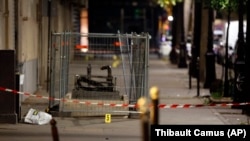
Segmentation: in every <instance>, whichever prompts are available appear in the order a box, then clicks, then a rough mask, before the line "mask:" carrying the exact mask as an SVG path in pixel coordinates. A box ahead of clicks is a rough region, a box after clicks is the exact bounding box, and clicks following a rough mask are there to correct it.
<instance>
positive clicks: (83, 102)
mask: <svg viewBox="0 0 250 141" xmlns="http://www.w3.org/2000/svg"><path fill="white" fill-rule="evenodd" d="M0 91H5V92H10V93H13V94H21V95H25V96H31V97H36V98H41V99H46V100H55V101H62V102H69V103H76V104H85V105H97V106H110V107H126V108H137V107H138V105H137V104H116V103H102V102H89V101H80V100H77V99H72V100H71V99H64V98H63V99H60V98H53V97H47V96H41V95H35V94H30V93H26V92H19V91H16V90H12V89H8V88H3V87H0ZM243 105H250V102H244V103H221V104H215V103H212V104H159V105H158V107H159V108H160V109H169V108H195V107H205V106H215V107H227V106H243Z"/></svg>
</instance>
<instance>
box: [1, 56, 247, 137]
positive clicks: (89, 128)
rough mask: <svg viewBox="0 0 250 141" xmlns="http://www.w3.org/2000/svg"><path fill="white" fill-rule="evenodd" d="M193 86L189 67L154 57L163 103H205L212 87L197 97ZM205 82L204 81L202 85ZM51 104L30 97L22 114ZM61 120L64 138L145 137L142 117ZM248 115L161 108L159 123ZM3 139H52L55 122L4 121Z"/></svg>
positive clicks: (228, 120) (238, 119) (152, 76)
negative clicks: (190, 82) (34, 123)
mask: <svg viewBox="0 0 250 141" xmlns="http://www.w3.org/2000/svg"><path fill="white" fill-rule="evenodd" d="M192 84H193V85H192V89H189V78H188V71H187V68H184V69H180V68H178V67H177V66H176V65H172V64H170V63H169V62H168V61H167V60H159V59H157V58H156V57H150V60H149V87H152V86H157V87H158V88H159V90H160V104H170V105H172V104H194V105H196V104H204V100H205V99H204V97H202V96H206V95H209V90H208V89H203V88H202V87H201V88H200V96H199V97H197V89H196V86H195V85H196V80H195V79H192ZM201 86H202V85H201ZM35 94H38V95H46V96H48V93H46V91H45V90H43V89H41V90H38V92H37V93H35ZM47 106H48V101H47V100H45V99H37V98H36V97H29V98H27V99H26V100H25V101H24V102H23V103H22V117H24V115H25V114H26V112H27V111H28V110H29V108H35V109H37V110H41V111H44V110H45V109H46V108H47ZM53 118H54V119H55V120H56V122H57V128H58V132H59V138H60V140H65V141H66V140H79V141H80V140H81V141H82V140H88V141H99V140H100V141H103V140H110V141H113V140H115V141H125V140H126V141H127V140H130V141H139V140H141V137H142V132H141V131H142V130H141V121H140V119H139V118H127V117H112V120H111V123H105V122H104V117H80V118H73V117H53ZM247 121H248V120H247V116H246V115H243V114H241V110H240V109H232V108H231V107H230V106H226V107H219V106H218V107H213V106H204V107H193V108H178V107H176V108H161V109H160V112H159V124H166V125H167V124H171V125H173V124H174V125H177V124H184V125H188V124H192V125H196V124H200V125H207V124H208V125H237V124H248V123H247ZM0 139H1V141H5V140H6V141H7V140H8V141H9V140H16V141H18V140H25V141H31V140H37V141H39V140H52V136H51V126H50V125H49V124H48V125H31V124H26V123H23V122H20V123H18V124H14V125H13V124H0Z"/></svg>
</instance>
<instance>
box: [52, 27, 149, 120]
mask: <svg viewBox="0 0 250 141" xmlns="http://www.w3.org/2000/svg"><path fill="white" fill-rule="evenodd" d="M149 39H150V36H149V35H148V34H146V33H142V34H136V33H132V34H120V33H118V34H101V33H88V34H80V33H72V32H63V33H53V34H52V37H51V47H50V62H49V64H50V74H49V76H50V85H49V86H50V87H49V93H50V97H51V99H54V98H56V99H60V100H51V101H50V107H53V106H59V111H60V112H65V113H69V114H70V115H71V116H102V115H103V114H105V113H112V114H113V115H114V114H117V115H127V114H128V113H129V111H130V110H131V109H130V108H129V106H116V104H117V105H127V104H135V102H136V101H137V100H138V99H139V98H140V97H142V96H148V54H149ZM110 104H111V105H113V106H110ZM107 105H109V106H107Z"/></svg>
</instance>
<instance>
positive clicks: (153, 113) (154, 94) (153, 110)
mask: <svg viewBox="0 0 250 141" xmlns="http://www.w3.org/2000/svg"><path fill="white" fill-rule="evenodd" d="M150 97H151V102H152V106H151V107H150V120H151V125H158V124H159V108H158V104H159V89H158V87H155V86H154V87H152V88H151V89H150Z"/></svg>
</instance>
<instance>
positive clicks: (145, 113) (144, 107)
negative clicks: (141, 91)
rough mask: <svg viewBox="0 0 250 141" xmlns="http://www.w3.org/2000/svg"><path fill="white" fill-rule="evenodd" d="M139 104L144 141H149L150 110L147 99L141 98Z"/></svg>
mask: <svg viewBox="0 0 250 141" xmlns="http://www.w3.org/2000/svg"><path fill="white" fill-rule="evenodd" d="M137 103H138V107H139V111H140V118H141V129H142V141H149V110H148V104H147V99H146V98H144V97H141V98H139V99H138V101H137Z"/></svg>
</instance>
